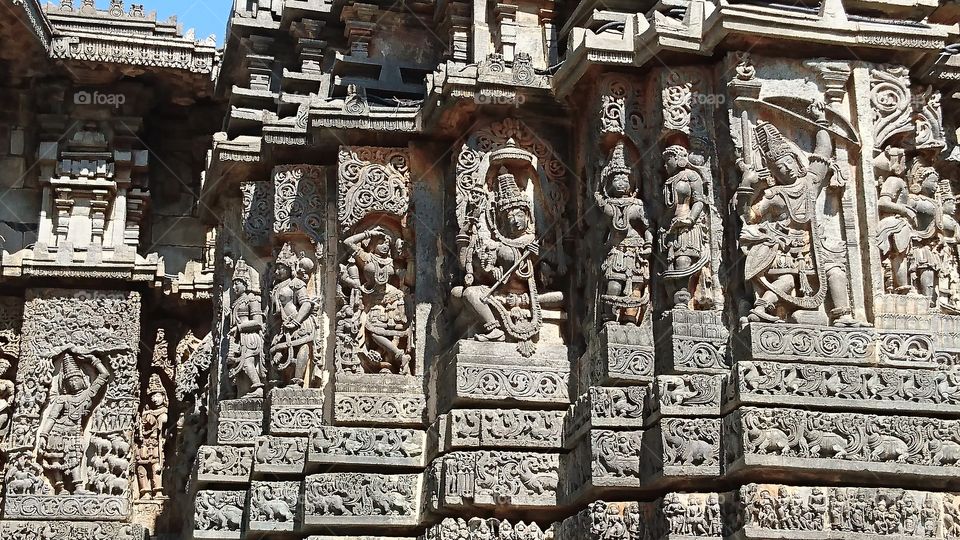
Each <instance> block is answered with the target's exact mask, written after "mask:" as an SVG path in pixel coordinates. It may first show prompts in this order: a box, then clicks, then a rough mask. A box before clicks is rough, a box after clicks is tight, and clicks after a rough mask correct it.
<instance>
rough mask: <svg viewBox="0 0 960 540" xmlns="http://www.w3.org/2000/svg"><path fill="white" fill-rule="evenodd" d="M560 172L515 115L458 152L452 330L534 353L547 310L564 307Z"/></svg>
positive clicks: (480, 133)
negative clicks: (457, 277)
mask: <svg viewBox="0 0 960 540" xmlns="http://www.w3.org/2000/svg"><path fill="white" fill-rule="evenodd" d="M563 176H564V174H563V165H562V164H561V163H560V162H559V160H558V159H557V158H556V156H555V155H554V154H553V153H552V152H551V150H550V148H549V147H548V146H547V145H546V144H545V143H543V142H542V141H541V140H539V139H537V138H536V136H535V135H534V134H533V133H532V132H530V131H529V130H528V129H527V128H526V127H525V126H524V125H523V124H521V123H520V122H518V121H515V120H505V121H504V122H502V123H495V124H492V125H491V126H490V127H488V128H486V129H482V130H479V131H477V132H475V133H473V134H471V135H470V137H469V138H468V139H467V141H466V143H465V144H464V145H463V147H462V149H461V151H460V155H459V156H458V158H457V222H458V225H459V227H460V231H459V233H458V234H457V248H458V258H459V263H460V266H461V268H462V269H463V275H462V284H461V285H458V286H455V287H453V289H452V291H451V294H452V297H453V303H454V308H455V310H456V311H457V312H458V317H457V321H456V323H455V325H454V327H455V329H456V331H457V332H459V333H465V334H467V335H472V336H473V337H474V338H475V339H477V340H479V341H509V342H516V343H519V344H520V345H519V347H518V349H519V351H520V352H521V354H523V355H526V356H530V355H532V354H533V352H534V348H535V346H534V343H535V341H536V340H537V339H539V337H540V334H541V330H542V329H543V326H544V324H545V319H546V318H547V317H548V314H547V313H545V311H546V310H549V309H562V308H563V293H562V292H561V291H559V290H557V279H558V278H559V277H561V276H563V275H565V274H566V272H567V256H566V254H565V252H564V249H563V229H564V227H563V223H562V218H561V215H560V213H561V210H562V209H563V207H564V204H565V201H566V197H567V196H566V188H565V186H564V183H563ZM553 317H554V318H559V316H557V315H553Z"/></svg>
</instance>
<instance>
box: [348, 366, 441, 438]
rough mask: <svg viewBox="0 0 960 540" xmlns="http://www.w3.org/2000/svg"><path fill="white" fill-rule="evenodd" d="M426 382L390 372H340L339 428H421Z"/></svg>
mask: <svg viewBox="0 0 960 540" xmlns="http://www.w3.org/2000/svg"><path fill="white" fill-rule="evenodd" d="M425 408H426V399H425V397H424V394H423V379H421V378H420V377H412V376H407V375H392V374H389V373H375V374H352V373H338V374H337V375H336V381H335V383H334V411H333V417H334V421H335V423H336V424H339V425H373V426H384V427H404V426H422V425H423V423H424V419H423V413H424V409H425Z"/></svg>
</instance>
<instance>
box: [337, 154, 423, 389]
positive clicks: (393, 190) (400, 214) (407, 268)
mask: <svg viewBox="0 0 960 540" xmlns="http://www.w3.org/2000/svg"><path fill="white" fill-rule="evenodd" d="M339 171H340V178H339V182H340V189H339V203H340V211H339V213H338V219H339V221H340V227H341V231H342V232H343V234H344V238H343V245H344V251H345V255H346V257H345V262H344V264H341V265H340V276H339V283H340V287H339V289H338V303H339V309H338V311H337V329H336V334H337V352H336V356H337V369H338V370H340V371H347V372H354V373H364V372H366V373H380V372H387V373H399V374H402V375H412V374H413V373H414V366H413V364H412V360H413V352H414V351H413V325H412V305H410V304H409V303H408V301H407V300H408V298H411V297H412V292H413V288H414V285H415V277H416V274H415V272H414V266H413V265H414V257H413V244H414V235H413V227H412V225H413V224H412V223H411V222H410V219H409V218H410V214H409V211H410V171H409V167H408V164H407V155H406V151H404V150H396V149H388V148H366V147H363V148H348V147H343V148H341V150H340V168H339Z"/></svg>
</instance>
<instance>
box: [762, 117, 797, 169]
mask: <svg viewBox="0 0 960 540" xmlns="http://www.w3.org/2000/svg"><path fill="white" fill-rule="evenodd" d="M757 145H758V146H759V147H760V153H761V154H763V157H764V159H766V160H767V162H768V163H775V162H776V161H777V160H779V159H780V158H783V157H787V156H790V157H792V158H793V159H794V160H796V162H797V165H798V166H799V168H800V175H801V176H803V175H806V174H807V160H806V156H803V155H801V153H800V149H799V148H797V147H796V146H795V145H794V144H792V143H791V142H790V141H788V140H787V139H786V138H785V137H784V136H783V134H782V133H780V130H779V129H777V127H776V126H774V125H773V124H771V123H768V122H762V121H761V122H758V123H757Z"/></svg>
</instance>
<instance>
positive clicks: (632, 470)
mask: <svg viewBox="0 0 960 540" xmlns="http://www.w3.org/2000/svg"><path fill="white" fill-rule="evenodd" d="M643 437H644V433H643V431H640V430H635V431H612V430H608V429H594V430H592V431H590V432H589V434H588V435H585V436H584V437H583V438H582V439H581V440H580V442H579V444H577V446H576V447H575V448H574V449H573V451H571V452H570V453H569V454H566V455H564V457H563V460H562V461H563V479H564V487H565V489H564V494H565V498H564V501H563V502H564V503H566V504H573V503H575V502H577V501H580V500H582V499H583V497H585V496H587V495H590V496H602V494H603V493H604V491H608V490H610V489H613V488H620V489H635V490H636V489H639V488H640V487H641V484H640V460H641V457H642V456H643V454H642V451H641V450H642V441H643Z"/></svg>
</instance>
